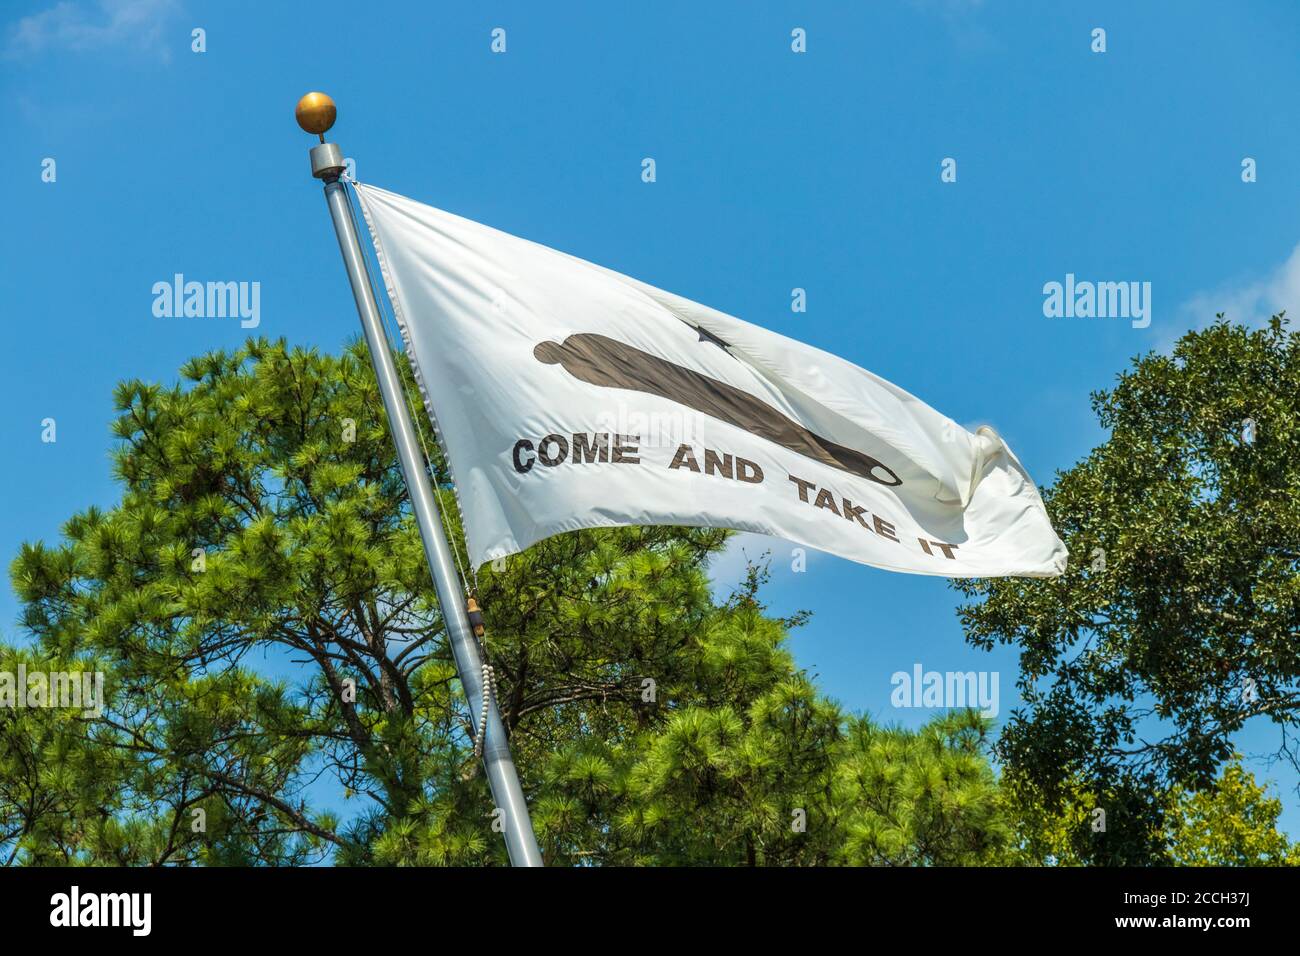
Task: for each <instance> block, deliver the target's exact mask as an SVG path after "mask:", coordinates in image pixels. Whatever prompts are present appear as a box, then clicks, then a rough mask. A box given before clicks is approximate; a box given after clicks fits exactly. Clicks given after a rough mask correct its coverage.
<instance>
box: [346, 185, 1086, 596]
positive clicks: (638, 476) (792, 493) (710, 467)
mask: <svg viewBox="0 0 1300 956" xmlns="http://www.w3.org/2000/svg"><path fill="white" fill-rule="evenodd" d="M356 190H357V194H358V196H359V198H360V203H361V208H362V212H363V214H364V216H365V219H366V223H367V224H368V226H369V229H370V233H371V238H372V240H373V241H374V244H375V250H376V254H377V256H378V259H379V263H380V268H381V270H382V272H383V277H384V283H385V285H386V286H387V289H388V295H389V298H390V299H391V300H392V303H393V309H394V312H395V313H396V315H397V320H398V324H399V325H400V326H401V329H402V335H403V337H404V339H405V342H406V347H407V355H408V357H409V358H410V360H411V363H412V366H413V368H414V371H415V377H416V380H417V381H418V382H419V385H420V389H421V391H422V394H423V396H424V400H425V402H426V405H427V406H428V409H429V412H430V415H431V417H432V418H433V419H434V421H435V423H436V426H437V428H438V432H439V440H440V443H441V445H442V448H443V451H444V452H445V453H446V456H447V460H448V464H449V466H450V468H451V472H452V477H453V480H454V481H455V484H456V489H457V494H458V498H459V503H460V508H461V512H462V515H463V518H464V527H465V535H466V539H467V542H468V546H469V552H470V558H471V560H472V561H473V562H474V564H475V566H478V565H479V564H482V563H483V562H485V561H490V560H492V559H493V558H497V557H503V556H505V555H508V554H512V553H514V552H517V551H521V550H523V549H524V548H526V547H528V546H529V545H530V544H533V543H534V542H536V541H540V540H542V539H543V538H546V537H549V536H551V535H553V534H558V533H560V532H563V531H571V530H574V529H577V528H594V527H608V526H613V525H635V524H647V525H651V524H671V525H692V526H701V527H719V528H736V529H741V530H746V531H755V532H759V533H762V534H768V535H775V536H777V537H781V538H786V539H788V540H790V541H794V542H797V543H800V544H806V545H809V546H811V547H814V548H818V549H821V550H824V551H828V552H831V553H833V554H837V555H841V556H843V557H846V558H850V559H852V560H854V561H860V562H862V563H864V564H870V565H874V566H876V567H880V568H887V569H890V570H894V571H907V572H912V573H917V574H936V575H945V576H949V577H986V576H1001V575H1025V576H1033V577H1048V576H1053V575H1057V574H1060V573H1061V572H1062V571H1063V570H1064V569H1065V562H1066V551H1065V546H1064V545H1063V544H1062V543H1061V541H1060V539H1059V538H1057V536H1056V533H1055V532H1054V531H1053V530H1052V526H1051V523H1050V522H1049V521H1048V518H1047V513H1046V511H1045V510H1044V508H1043V503H1042V500H1041V499H1040V498H1039V495H1038V491H1037V489H1036V488H1035V486H1034V483H1033V481H1032V480H1031V479H1030V478H1029V476H1028V475H1027V474H1026V473H1025V471H1024V469H1023V468H1022V467H1021V465H1020V462H1019V461H1018V460H1017V459H1016V457H1015V455H1013V454H1012V453H1011V450H1010V449H1009V448H1008V447H1007V446H1006V444H1005V443H1004V442H1003V441H1002V439H1001V438H1000V437H999V436H998V435H997V434H996V433H995V432H994V431H993V430H992V429H990V428H981V429H979V430H978V432H976V433H973V434H972V433H971V432H969V431H967V430H966V429H964V428H962V427H960V426H959V425H957V424H956V423H955V422H953V421H952V420H951V419H949V418H947V417H945V416H943V415H941V414H939V413H938V412H936V411H935V410H934V409H932V408H930V407H929V406H928V405H926V404H925V403H923V402H921V401H920V400H919V399H917V398H915V397H913V396H912V395H910V394H908V393H907V392H905V391H903V390H902V389H900V388H898V387H897V386H895V385H891V384H890V383H889V382H886V381H884V380H883V379H881V378H878V377H877V376H875V375H873V374H871V373H870V372H868V371H866V370H865V369H861V368H859V367H857V366H856V365H853V364H851V363H849V362H846V361H844V360H843V359H840V358H837V357H835V356H834V355H830V354H829V353H826V352H823V351H821V350H819V349H815V348H812V347H811V346H808V345H804V344H802V343H800V342H796V341H794V340H793V339H789V338H786V337H785V336H782V335H778V334H776V333H774V332H770V331H768V330H766V329H763V328H760V327H758V326H756V325H751V324H749V323H747V322H743V321H741V320H740V319H736V318H733V317H732V316H729V315H726V314H724V313H722V312H718V311H716V310H714V309H711V308H709V307H708V306H704V305H700V304H698V303H696V302H692V301H690V300H688V299H683V298H681V297H680V296H677V295H674V294H672V293H670V292H664V291H663V290H661V289H656V288H654V287H653V286H649V285H646V284H644V283H642V282H638V281H637V280H635V279H631V278H628V277H627V276H624V275H620V274H619V273H616V272H612V271H610V270H608V269H604V268H602V267H600V266H597V265H593V264H592V263H590V262H586V261H584V260H581V259H577V258H574V257H573V256H569V255H566V254H564V253H562V252H557V251H556V250H554V249H549V248H547V247H545V246H541V245H538V244H536V243H533V242H529V241H528V240H525V239H520V238H518V237H515V236H511V235H508V234H506V233H503V232H499V231H497V230H495V229H491V228H489V227H487V226H484V225H481V224H479V223H476V222H471V221H470V220H467V219H462V218H460V217H459V216H453V215H451V214H450V213H446V212H443V211H441V210H438V209H434V208H431V207H429V206H425V205H422V204H420V203H417V202H414V201H412V200H410V199H407V198H405V197H403V196H398V195H396V194H394V193H390V192H386V191H385V190H382V189H377V188H375V187H373V186H366V185H362V184H357V185H356Z"/></svg>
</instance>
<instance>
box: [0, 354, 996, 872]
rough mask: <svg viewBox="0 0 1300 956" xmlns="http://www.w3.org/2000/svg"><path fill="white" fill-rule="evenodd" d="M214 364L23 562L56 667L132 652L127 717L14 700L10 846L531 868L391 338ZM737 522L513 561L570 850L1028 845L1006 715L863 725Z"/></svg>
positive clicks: (31, 853)
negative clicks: (720, 559)
mask: <svg viewBox="0 0 1300 956" xmlns="http://www.w3.org/2000/svg"><path fill="white" fill-rule="evenodd" d="M399 367H401V368H402V370H403V374H406V375H408V377H409V370H408V369H407V367H406V364H405V362H401V363H399ZM182 375H183V378H184V380H185V384H184V386H175V387H170V388H167V387H163V386H160V385H155V384H147V383H142V382H127V383H124V384H123V385H122V386H121V387H120V388H119V389H118V392H117V396H116V400H117V409H118V413H119V414H118V418H117V421H116V422H115V424H114V435H115V436H116V438H117V440H118V446H117V448H116V451H115V468H116V473H117V475H118V477H119V478H120V479H121V482H122V485H123V491H122V498H121V502H120V503H119V504H118V505H117V506H115V507H114V508H112V509H109V510H106V511H105V510H99V509H94V508H91V509H88V510H86V511H85V512H82V513H80V514H77V515H75V516H74V517H73V518H72V519H71V520H69V521H68V523H67V524H66V526H65V528H64V536H63V540H62V542H61V543H59V544H58V545H56V546H47V545H45V544H42V543H35V544H28V545H24V546H23V548H22V549H21V551H20V553H19V555H18V556H17V558H16V559H15V560H14V562H13V566H12V578H13V582H14V586H15V588H16V589H17V591H18V594H19V596H20V599H21V600H22V602H23V624H24V626H25V628H26V630H27V631H28V633H29V634H30V635H31V637H32V638H33V640H34V650H33V651H32V652H31V656H32V659H33V660H34V661H36V660H39V661H40V662H42V666H44V667H46V668H47V669H56V668H58V667H61V666H66V667H74V666H88V667H90V666H93V667H96V668H98V669H100V670H103V671H104V672H105V673H106V676H107V688H108V699H107V702H106V708H105V711H104V714H103V715H102V716H101V717H98V718H95V717H89V718H84V717H81V716H78V715H73V714H69V713H68V712H66V711H60V710H28V711H0V741H2V742H3V745H4V746H3V750H2V751H0V852H2V853H3V854H4V857H6V858H8V859H9V860H10V861H15V862H24V863H74V864H81V863H84V864H100V863H132V864H145V863H149V864H169V865H170V864H266V865H282V864H298V863H303V862H309V861H311V860H316V859H322V858H326V857H329V858H330V859H332V860H334V861H335V862H337V863H341V864H352V865H365V864H393V865H411V864H419V865H460V864H500V863H503V862H505V853H504V846H503V843H502V840H501V837H500V836H499V834H496V833H494V832H493V831H492V828H491V819H492V805H491V800H490V797H489V794H488V790H487V786H486V784H485V782H484V780H483V777H482V774H481V772H480V770H479V766H478V762H477V761H476V760H475V759H474V757H473V752H472V742H471V739H470V737H469V728H470V726H471V724H470V720H469V714H468V713H467V711H466V708H465V704H464V701H463V698H462V696H461V694H460V693H459V689H458V687H457V682H456V679H455V671H454V668H453V667H452V664H451V661H450V657H449V654H448V651H447V648H446V647H445V645H444V643H443V642H442V640H441V635H442V620H441V616H440V614H439V610H438V606H437V602H436V600H435V598H434V595H433V593H432V588H431V585H430V583H429V580H428V573H427V569H426V565H425V560H424V554H423V550H422V548H421V545H420V539H419V535H418V532H417V530H416V528H415V525H414V523H413V521H412V518H411V516H410V512H409V508H408V503H407V500H406V495H405V487H404V484H403V481H402V478H401V474H400V471H399V469H398V467H397V463H396V457H395V454H394V451H393V447H392V443H391V440H390V438H389V436H388V433H387V430H386V425H385V421H384V418H383V413H382V404H381V402H380V399H379V395H378V393H377V389H376V387H375V383H374V380H373V376H372V374H371V371H370V366H369V360H368V356H367V355H366V353H365V351H364V349H363V348H362V347H360V346H353V347H351V348H349V349H348V350H347V351H346V352H345V353H344V354H343V355H341V356H337V357H334V356H327V355H320V354H318V353H316V352H314V351H304V350H297V349H293V350H291V349H289V348H287V347H286V346H285V345H284V344H283V343H270V342H267V341H265V340H258V341H250V342H249V343H248V344H247V345H246V346H245V347H244V348H243V349H241V350H239V351H237V352H235V353H225V352H214V353H211V354H209V355H206V356H203V357H201V358H197V359H195V360H193V361H191V362H189V363H187V364H186V366H185V367H184V369H183V370H182ZM409 384H410V383H409V378H408V385H409ZM420 422H421V424H422V426H423V430H424V433H425V434H426V435H432V433H433V432H432V429H431V428H430V427H429V422H428V421H427V419H425V418H424V416H423V414H422V413H420ZM433 451H434V455H435V458H434V461H433V462H432V467H433V469H434V477H435V480H436V483H437V485H438V487H439V488H440V489H441V491H442V492H443V493H444V497H445V498H448V500H450V499H449V495H450V493H451V488H450V485H449V483H448V481H447V476H446V474H445V471H444V470H443V466H442V463H441V460H440V459H439V458H438V457H437V450H436V448H435V449H433ZM449 511H450V513H449V515H448V520H449V528H448V530H449V535H450V537H451V539H452V540H453V542H454V543H455V545H456V547H457V548H459V549H460V550H461V553H462V554H463V546H462V544H461V535H460V529H459V527H458V526H457V524H456V516H455V513H454V509H449ZM726 538H727V535H726V533H724V532H720V531H715V530H708V529H685V528H660V527H644V528H619V529H608V530H600V531H581V532H574V533H570V534H565V535H561V536H558V537H555V538H552V539H549V540H547V541H545V542H542V543H540V544H538V545H537V546H535V547H533V548H531V549H529V550H528V551H527V552H525V553H524V554H521V555H517V556H515V557H513V558H511V559H510V560H509V561H507V562H505V563H504V565H503V566H500V567H497V568H493V567H491V566H487V567H485V568H483V569H481V570H480V572H479V575H478V579H477V585H478V596H479V600H480V602H481V604H482V605H483V607H484V610H485V615H486V618H487V623H488V638H487V653H488V656H489V659H490V660H491V662H492V664H493V666H494V668H495V671H496V676H497V683H498V698H499V703H500V706H501V710H502V717H503V720H504V721H505V723H506V726H507V728H508V730H509V732H510V735H511V743H512V747H513V749H514V751H515V758H516V763H517V765H518V766H519V768H520V770H521V774H522V777H523V784H524V787H525V790H526V792H527V793H528V795H529V798H530V802H531V804H532V806H533V809H534V814H535V823H536V825H537V828H538V830H539V834H540V837H541V840H542V844H543V850H544V852H545V854H546V856H547V859H548V861H550V862H551V863H555V864H607V863H617V864H651V863H655V864H732V863H752V864H765V865H774V864H831V863H873V864H879V863H889V864H920V863H926V864H944V863H952V864H964V863H977V862H983V861H987V860H990V859H993V858H995V857H996V856H997V854H998V853H999V852H1000V849H999V848H1000V847H1002V846H1003V845H1004V843H1005V832H1004V828H1003V827H1002V825H1001V824H1000V823H999V822H998V815H997V812H996V809H997V808H996V803H997V801H996V793H995V790H994V786H993V780H992V776H991V773H990V771H989V769H988V765H987V761H986V760H985V759H984V757H983V756H982V748H983V744H984V734H985V733H986V728H985V727H984V726H983V724H981V723H980V722H979V721H978V720H976V719H974V718H971V717H953V718H948V719H944V720H941V721H939V722H937V723H936V724H934V725H932V726H931V727H928V728H925V729H924V730H922V731H921V732H919V733H908V732H903V731H899V730H884V729H880V728H876V727H874V726H872V725H871V724H870V723H869V722H867V721H865V720H863V719H860V718H850V717H847V716H846V715H844V714H842V713H841V712H840V710H839V708H838V707H837V706H836V705H835V704H834V703H832V702H831V701H829V700H827V699H826V698H825V697H823V696H822V695H820V694H819V693H818V692H817V690H816V688H815V687H814V686H813V685H812V683H811V681H810V680H809V678H808V677H807V675H805V674H804V673H802V672H801V671H799V670H798V669H797V668H796V666H795V664H794V661H793V659H792V657H791V655H790V653H789V651H788V650H787V649H786V647H785V641H786V635H787V631H788V629H789V628H790V627H793V626H796V625H798V624H799V623H801V622H802V620H803V617H802V616H797V617H795V618H792V619H789V620H781V619H776V618H772V617H770V616H767V615H766V614H765V613H764V608H763V607H762V605H761V604H760V603H759V601H758V596H757V595H758V590H759V587H760V585H761V583H762V575H761V574H760V573H759V572H758V571H757V570H756V569H751V572H750V575H749V577H748V579H747V581H746V583H745V584H744V585H743V586H742V587H741V588H740V589H739V590H738V591H737V592H736V594H734V595H733V596H732V597H731V598H730V599H728V600H726V601H723V602H721V603H718V602H716V601H715V600H714V599H713V597H712V594H711V590H710V586H709V580H708V576H707V562H708V561H709V559H710V557H712V556H713V555H716V554H717V553H718V552H719V551H720V550H721V549H722V548H723V546H724V545H725V542H726ZM0 650H3V649H0ZM12 654H13V652H10V651H4V652H3V654H2V655H0V657H2V658H3V660H6V661H7V660H9V659H11V658H12ZM0 669H3V665H0ZM353 688H355V695H354V694H353ZM321 779H324V780H328V781H333V782H334V785H335V786H337V787H341V788H342V789H343V790H344V792H345V793H347V794H348V795H349V796H350V797H351V798H353V800H354V801H355V802H354V804H353V806H354V807H355V808H356V809H355V811H354V812H352V813H350V814H349V815H348V819H347V822H346V823H340V821H339V820H336V819H334V818H333V817H332V816H331V815H329V814H327V813H323V812H320V811H319V810H317V809H313V806H312V800H311V799H310V797H311V796H312V795H315V794H317V793H318V792H319V791H317V790H312V789H311V788H312V785H313V784H314V783H315V782H316V781H318V780H321ZM196 809H201V810H203V811H204V812H205V814H206V830H205V832H195V829H194V827H193V826H192V820H193V818H194V811H195V810H196Z"/></svg>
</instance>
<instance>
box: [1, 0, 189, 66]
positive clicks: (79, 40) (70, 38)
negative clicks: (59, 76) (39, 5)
mask: <svg viewBox="0 0 1300 956" xmlns="http://www.w3.org/2000/svg"><path fill="white" fill-rule="evenodd" d="M175 9H176V0H93V2H92V0H60V2H59V3H56V4H55V5H54V6H52V7H50V8H49V9H47V10H42V11H41V12H40V13H34V14H32V15H31V16H28V17H23V18H22V19H21V20H19V21H18V22H17V23H15V24H13V25H12V26H10V27H9V30H8V36H7V38H6V43H5V53H6V54H7V55H9V56H11V57H14V56H24V55H30V54H37V53H44V52H46V51H49V50H67V51H71V52H73V53H83V52H86V51H89V50H99V49H105V48H107V47H114V46H133V47H135V48H137V49H141V50H145V51H148V52H151V53H156V54H159V55H161V56H163V58H164V59H165V58H167V57H168V55H169V50H170V48H169V47H168V46H167V45H166V44H165V42H164V41H165V37H164V31H163V26H164V23H165V21H166V20H167V19H168V17H169V15H170V14H171V13H172V12H174V11H175Z"/></svg>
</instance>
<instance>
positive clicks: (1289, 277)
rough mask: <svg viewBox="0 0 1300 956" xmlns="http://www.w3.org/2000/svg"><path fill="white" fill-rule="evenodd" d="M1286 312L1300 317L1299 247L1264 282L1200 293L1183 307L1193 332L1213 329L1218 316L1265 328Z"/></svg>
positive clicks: (1258, 281) (1234, 285)
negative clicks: (1221, 314)
mask: <svg viewBox="0 0 1300 956" xmlns="http://www.w3.org/2000/svg"><path fill="white" fill-rule="evenodd" d="M1283 310H1285V311H1286V312H1287V313H1288V314H1289V315H1291V316H1292V317H1296V316H1297V313H1300V244H1297V245H1296V247H1295V248H1294V249H1292V250H1291V254H1290V255H1289V256H1288V257H1287V260H1286V262H1284V263H1282V264H1281V265H1280V266H1278V267H1277V268H1276V269H1274V270H1273V271H1272V272H1270V273H1269V274H1268V275H1266V276H1264V277H1263V278H1262V279H1255V280H1250V281H1247V282H1245V283H1237V284H1231V283H1229V284H1225V285H1223V286H1220V287H1219V288H1218V289H1215V290H1213V291H1209V292H1198V293H1196V294H1195V295H1194V296H1192V297H1191V298H1190V299H1189V300H1188V301H1187V302H1186V303H1184V305H1183V306H1182V312H1183V313H1184V315H1185V317H1186V318H1187V319H1188V320H1189V321H1190V323H1191V324H1192V326H1193V327H1194V328H1205V327H1206V326H1207V325H1210V324H1211V323H1212V322H1214V316H1215V315H1216V314H1217V313H1219V312H1223V313H1224V314H1225V317H1226V318H1227V319H1228V320H1229V321H1231V322H1234V323H1240V324H1244V325H1263V324H1264V323H1265V322H1267V321H1268V319H1269V318H1270V317H1271V316H1273V315H1276V314H1277V313H1278V312H1281V311H1283Z"/></svg>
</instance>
